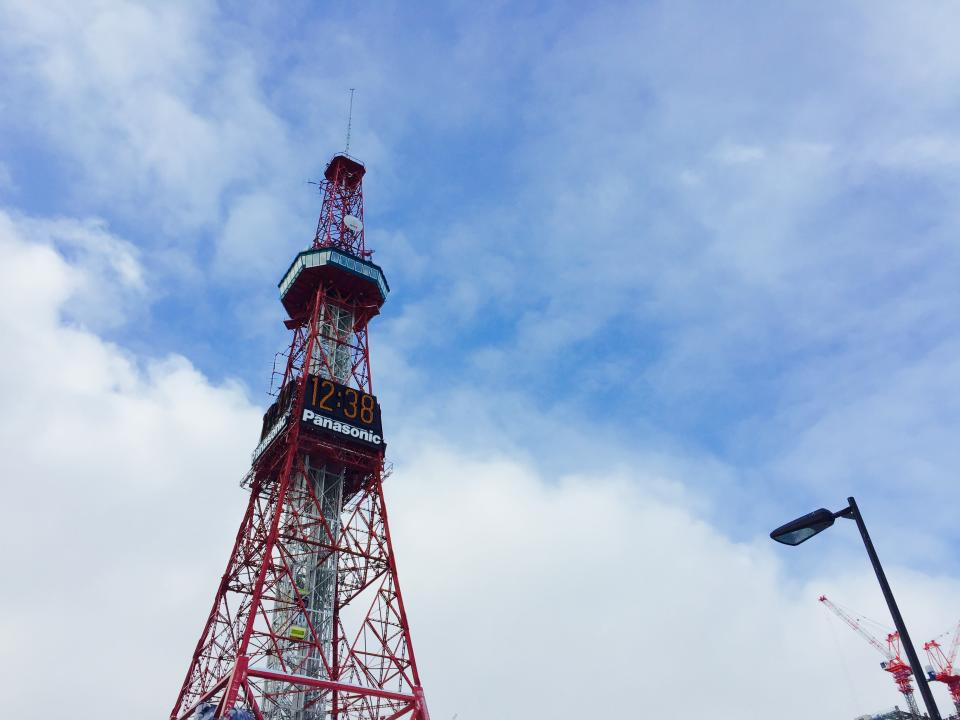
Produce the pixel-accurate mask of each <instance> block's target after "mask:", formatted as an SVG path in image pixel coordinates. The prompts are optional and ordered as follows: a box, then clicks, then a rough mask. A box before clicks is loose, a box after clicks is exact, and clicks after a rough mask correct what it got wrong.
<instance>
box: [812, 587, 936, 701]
mask: <svg viewBox="0 0 960 720" xmlns="http://www.w3.org/2000/svg"><path fill="white" fill-rule="evenodd" d="M820 602H822V603H823V604H824V605H825V606H826V607H827V608H829V609H830V610H831V611H832V612H833V614H834V615H836V616H837V617H838V618H840V619H841V620H843V621H844V622H845V623H846V624H847V625H849V626H850V627H851V628H853V630H854V632H856V633H857V634H858V635H859V636H860V637H862V638H863V639H864V640H866V641H867V642H868V643H870V644H871V645H873V647H874V648H876V649H877V650H878V651H879V652H880V654H881V655H883V656H884V657H885V658H886V660H885V661H884V662H882V663H880V667H882V668H883V669H884V670H886V671H887V672H888V673H890V674H891V675H892V676H893V681H894V682H895V683H896V684H897V690H899V691H900V692H901V693H902V694H903V699H904V702H906V703H907V708H908V709H909V711H910V712H911V713H913V714H914V715H915V716H916V717H920V708H918V707H917V701H916V699H914V697H913V683H912V682H910V676H911V675H913V670H911V669H910V665H909V664H908V663H906V662H904V661H903V659H902V657H901V655H902V652H903V648H902V646H901V645H900V633H897V632H892V633H889V634H888V635H887V643H886V645H884V644H883V643H882V642H881V641H880V640H878V639H877V638H875V637H874V636H873V635H871V634H870V633H868V632H867V631H866V630H864V629H863V627H862V626H861V625H860V619H859V618H855V617H853V616H852V615H850V614H849V613H846V612H844V611H843V610H841V609H840V608H838V607H837V606H836V605H834V604H833V603H832V602H830V600H828V599H827V596H826V595H821V596H820Z"/></svg>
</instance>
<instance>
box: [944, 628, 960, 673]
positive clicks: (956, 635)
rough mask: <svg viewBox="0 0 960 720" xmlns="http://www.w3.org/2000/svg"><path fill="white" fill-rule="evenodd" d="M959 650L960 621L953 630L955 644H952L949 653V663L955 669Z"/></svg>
mask: <svg viewBox="0 0 960 720" xmlns="http://www.w3.org/2000/svg"><path fill="white" fill-rule="evenodd" d="M958 648H960V621H958V622H957V626H956V627H955V628H954V629H953V642H952V643H950V652H948V653H947V662H948V663H950V667H953V663H954V661H955V660H956V659H957V649H958Z"/></svg>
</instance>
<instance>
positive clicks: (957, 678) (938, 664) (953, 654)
mask: <svg viewBox="0 0 960 720" xmlns="http://www.w3.org/2000/svg"><path fill="white" fill-rule="evenodd" d="M941 637H943V636H942V635H941ZM958 648H960V622H958V623H957V627H956V628H954V630H953V642H951V643H950V649H949V650H948V651H947V652H946V653H944V652H943V648H942V647H941V645H940V643H938V642H937V641H936V640H931V641H930V642H928V643H924V644H923V649H924V650H925V651H926V653H927V659H928V660H930V664H931V665H932V666H933V670H932V671H931V670H930V669H929V668H928V670H927V672H928V674H929V676H930V679H931V680H938V681H940V682H942V683H944V684H946V686H947V688H948V689H949V690H950V697H951V698H952V699H953V706H954V707H955V708H956V709H957V714H958V715H960V675H956V674H954V672H953V663H954V661H955V660H956V659H957V649H958Z"/></svg>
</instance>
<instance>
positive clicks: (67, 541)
mask: <svg viewBox="0 0 960 720" xmlns="http://www.w3.org/2000/svg"><path fill="white" fill-rule="evenodd" d="M64 228H68V229H70V230H71V231H77V232H80V231H85V232H90V233H91V235H90V237H89V238H87V239H91V238H92V239H96V238H100V239H101V240H103V239H104V237H103V236H102V235H101V234H100V231H99V230H97V229H93V230H91V229H90V228H89V227H88V226H86V225H84V224H82V223H77V224H70V223H66V221H58V222H57V223H55V224H54V226H53V228H52V229H51V228H50V227H49V226H48V225H47V224H45V223H40V224H37V223H31V222H26V223H20V224H19V225H15V224H14V223H13V222H11V220H10V219H9V217H7V216H5V215H0V248H2V253H3V257H4V262H3V264H2V265H0V287H2V291H0V292H2V302H0V326H2V330H0V334H2V336H3V338H4V353H3V359H2V365H3V368H2V373H0V375H2V377H0V394H2V396H3V414H2V418H0V438H2V452H3V456H4V458H5V463H6V467H5V469H4V472H3V477H4V481H3V482H4V504H3V510H2V515H3V522H2V523H0V542H2V544H3V546H4V547H6V548H15V549H16V551H15V552H12V553H10V554H9V558H8V560H9V567H8V572H7V573H5V577H4V580H3V582H2V599H0V605H2V611H0V617H2V620H0V623H2V626H3V627H2V630H0V634H2V635H3V636H4V638H5V641H4V643H3V649H2V651H0V666H2V668H3V669H2V672H3V674H4V676H5V677H6V678H7V681H6V687H7V688H8V692H7V694H6V702H7V703H8V707H9V710H10V712H11V713H14V714H17V715H19V716H22V717H25V718H26V717H39V716H40V715H41V714H65V713H69V712H76V711H78V709H80V708H88V709H89V708H93V707H96V708H98V712H104V713H106V716H111V715H112V716H115V717H123V716H129V715H131V714H132V715H135V716H139V717H148V716H155V715H156V714H157V713H158V712H160V711H159V710H158V707H161V708H164V707H165V706H166V704H167V703H171V704H172V694H173V693H174V692H175V689H176V688H175V686H176V684H177V682H178V678H177V676H178V674H180V673H181V672H182V670H181V666H182V664H183V663H184V661H185V659H186V654H187V652H188V648H189V647H190V643H191V642H192V640H191V637H192V636H193V635H194V634H195V633H196V632H198V631H199V626H200V623H201V622H202V616H201V614H202V609H201V608H202V606H203V605H204V604H207V603H209V602H210V599H209V593H210V592H211V589H212V584H211V582H210V578H211V577H216V576H217V574H218V573H219V572H222V566H223V563H225V561H226V553H227V551H228V545H229V543H230V536H231V534H232V533H234V532H235V528H234V527H233V525H234V523H235V522H236V521H237V518H238V517H239V513H240V507H241V505H240V503H242V502H243V500H242V496H241V493H240V491H239V490H238V489H237V487H236V483H237V481H238V480H239V478H240V477H241V475H242V473H243V472H244V471H245V467H244V465H245V460H246V458H247V457H248V456H247V452H248V451H249V449H250V446H251V445H252V444H253V442H254V441H255V439H256V437H255V436H256V430H257V423H258V418H259V413H258V411H257V410H256V409H255V408H253V407H251V406H250V404H249V402H248V400H247V399H246V397H245V395H244V393H243V392H242V391H241V390H240V388H239V387H237V386H234V385H229V384H228V385H224V386H219V387H218V386H213V385H211V384H210V383H209V382H208V381H207V380H206V379H205V378H204V377H203V376H202V375H200V374H199V373H198V372H197V371H196V370H195V369H194V368H193V367H192V366H191V365H190V363H189V362H188V361H187V360H186V359H184V358H182V357H176V356H171V357H167V358H161V359H155V360H150V359H138V358H134V357H132V356H131V355H129V354H128V353H127V352H126V351H124V350H123V349H122V348H120V347H118V346H115V345H112V344H110V343H107V342H104V341H103V340H101V339H100V338H99V337H97V336H96V335H94V334H92V333H91V332H89V331H86V330H84V329H82V328H80V327H77V326H76V325H74V324H72V323H68V321H67V320H65V315H67V314H68V313H69V314H71V315H73V314H74V311H72V310H71V309H70V306H71V304H72V302H73V300H74V298H75V297H77V295H76V293H78V292H79V293H81V294H82V293H83V292H85V289H86V288H90V287H100V288H102V289H104V292H105V294H106V295H107V296H110V295H113V294H114V293H116V292H120V290H117V289H116V288H114V289H113V290H111V289H110V288H109V286H117V287H119V288H121V290H122V288H123V282H124V280H123V278H126V279H127V280H129V279H130V278H135V277H137V273H136V269H137V267H138V266H136V265H130V264H121V268H122V272H121V273H119V274H118V273H116V272H114V271H113V268H109V269H108V270H109V271H108V272H101V271H102V270H104V269H105V265H104V264H101V263H97V262H94V263H87V262H85V261H84V259H83V258H84V256H83V255H81V256H80V257H79V258H78V259H77V261H76V262H68V261H67V260H66V259H65V257H64V255H62V254H61V253H60V252H58V251H57V249H56V248H55V247H54V246H53V245H51V244H47V243H46V242H45V240H46V237H45V231H46V230H50V231H51V232H53V233H54V234H57V233H61V231H62V230H63V229H64ZM38 229H39V230H41V232H39V233H38V234H39V235H41V237H40V238H39V242H38V241H34V240H32V239H28V237H27V236H26V235H25V233H27V232H30V231H32V230H38ZM67 234H70V233H67ZM74 237H75V235H74ZM88 247H93V246H88ZM105 247H108V248H110V247H111V246H110V244H109V243H106V244H105ZM112 247H113V249H116V246H115V245H114V246H112ZM127 260H128V261H129V263H133V262H134V261H133V260H132V259H130V258H127ZM104 286H107V287H106V288H104ZM81 296H82V295H81ZM80 319H82V318H80ZM212 547H215V548H217V550H218V552H217V553H215V554H214V553H209V552H208V548H212ZM215 555H220V557H216V556H215ZM63 658H74V660H75V662H64V661H62V659H63ZM133 668H137V669H136V670H133ZM107 669H109V672H110V675H111V678H110V680H109V681H107V680H105V679H104V675H103V673H104V672H105V671H107ZM141 672H142V673H145V674H147V675H153V676H154V680H151V681H150V682H148V683H141V682H140V681H139V680H137V679H136V676H137V675H138V674H139V673H141ZM51 682H52V683H53V684H54V685H56V687H57V690H56V691H55V692H50V691H49V687H50V683H51ZM105 697H106V698H109V699H107V700H105ZM83 712H86V711H83Z"/></svg>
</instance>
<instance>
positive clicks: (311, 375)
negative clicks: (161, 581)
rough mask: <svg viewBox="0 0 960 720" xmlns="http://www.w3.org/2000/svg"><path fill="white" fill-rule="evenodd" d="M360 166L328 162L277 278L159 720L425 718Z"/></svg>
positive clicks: (379, 297) (376, 273) (379, 279)
mask: <svg viewBox="0 0 960 720" xmlns="http://www.w3.org/2000/svg"><path fill="white" fill-rule="evenodd" d="M364 174H365V168H364V166H363V164H362V163H360V162H359V161H358V160H356V159H354V158H352V157H350V156H348V155H346V154H343V153H341V154H337V155H335V156H334V157H333V159H332V160H331V161H330V163H329V164H328V165H327V168H326V170H325V172H324V180H323V181H322V182H321V189H322V193H323V201H322V206H321V212H320V218H319V221H318V223H317V229H316V233H315V235H314V238H313V241H312V243H311V244H310V246H309V247H308V248H307V249H306V250H304V251H303V252H301V253H299V254H298V255H297V256H296V257H295V258H294V260H293V262H292V263H291V264H290V267H289V268H288V269H287V271H286V272H285V273H284V275H283V277H282V278H281V280H280V283H279V290H280V302H281V304H282V305H283V307H284V310H285V311H286V315H287V318H286V320H285V321H284V324H285V326H286V327H287V328H288V329H289V330H290V331H291V335H292V337H291V342H290V345H289V348H288V349H287V351H286V352H285V353H284V354H283V356H282V357H283V358H284V363H283V371H282V375H281V379H280V382H279V383H278V385H277V388H276V400H275V401H274V402H273V404H272V405H271V406H270V407H269V408H268V410H267V412H266V414H265V415H264V418H263V426H262V429H261V433H260V441H259V443H258V445H257V447H256V448H255V449H254V451H253V457H252V464H251V468H250V471H249V472H248V473H247V475H246V477H245V478H244V480H243V482H242V483H241V485H242V486H243V487H244V488H245V489H247V490H248V491H249V493H250V499H249V502H248V504H247V509H246V512H245V513H244V516H243V518H242V520H241V523H240V529H239V531H238V533H237V536H236V539H235V541H234V545H233V550H232V552H231V553H230V557H229V560H228V562H227V569H226V572H225V573H224V574H223V577H222V578H221V580H220V582H219V585H218V587H217V590H216V595H215V598H214V602H213V607H212V609H211V611H210V614H209V615H208V616H207V619H206V622H205V624H204V627H203V631H202V632H201V636H200V640H199V642H198V643H197V646H196V649H195V651H194V653H193V656H192V658H191V660H190V665H189V669H188V671H187V675H186V679H185V680H184V682H183V686H182V687H181V689H180V692H179V694H178V696H177V700H176V703H175V704H174V707H173V710H172V711H171V712H170V719H171V720H185V719H186V718H196V719H197V720H210V719H212V718H217V719H218V720H220V719H225V718H232V719H234V720H253V719H254V718H255V719H256V720H401V719H407V718H409V719H411V720H429V715H428V712H427V706H426V702H425V700H424V694H423V690H422V687H421V684H420V677H419V673H418V671H417V664H416V660H415V658H414V654H413V646H412V643H411V639H410V629H409V625H408V623H407V616H406V612H405V609H404V605H403V598H402V596H401V593H400V585H399V580H398V577H397V568H396V562H395V560H394V555H393V545H392V542H391V539H390V531H389V525H388V521H387V506H386V501H385V499H384V495H383V467H384V452H385V448H386V441H385V440H384V434H383V427H382V421H381V416H380V405H379V402H378V401H377V397H376V395H375V394H374V391H373V383H372V380H371V374H370V344H369V338H368V334H367V326H368V323H369V322H370V320H371V319H372V318H374V317H375V316H376V315H378V314H379V312H380V308H381V307H382V306H383V304H384V302H386V299H387V295H388V294H389V292H390V287H389V285H388V284H387V280H386V277H385V275H384V273H383V270H382V269H381V268H380V267H379V266H378V265H377V264H376V263H374V262H373V261H372V255H373V253H372V252H371V251H370V250H368V249H367V247H366V238H365V229H364V216H363V176H364Z"/></svg>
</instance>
